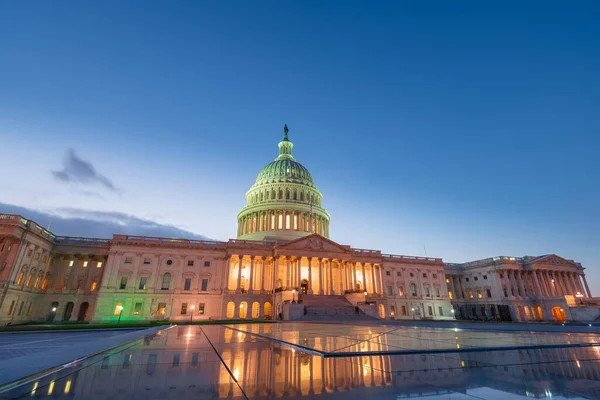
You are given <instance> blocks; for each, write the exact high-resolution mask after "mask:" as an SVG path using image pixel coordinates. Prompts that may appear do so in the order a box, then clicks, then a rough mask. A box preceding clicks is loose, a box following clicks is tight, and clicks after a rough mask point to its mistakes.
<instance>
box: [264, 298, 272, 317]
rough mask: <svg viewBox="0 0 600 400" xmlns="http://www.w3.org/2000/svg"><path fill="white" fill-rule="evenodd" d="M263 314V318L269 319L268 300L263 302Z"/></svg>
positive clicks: (269, 306) (269, 307)
mask: <svg viewBox="0 0 600 400" xmlns="http://www.w3.org/2000/svg"><path fill="white" fill-rule="evenodd" d="M263 314H264V317H265V319H271V303H269V302H268V301H267V302H266V303H265V306H264V310H263Z"/></svg>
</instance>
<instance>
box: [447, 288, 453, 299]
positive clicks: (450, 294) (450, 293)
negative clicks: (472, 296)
mask: <svg viewBox="0 0 600 400" xmlns="http://www.w3.org/2000/svg"><path fill="white" fill-rule="evenodd" d="M448 297H450V300H453V299H454V296H453V295H452V291H450V290H448Z"/></svg>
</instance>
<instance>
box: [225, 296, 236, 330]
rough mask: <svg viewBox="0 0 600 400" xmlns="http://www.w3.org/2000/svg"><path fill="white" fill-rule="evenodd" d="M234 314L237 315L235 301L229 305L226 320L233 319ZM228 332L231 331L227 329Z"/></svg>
mask: <svg viewBox="0 0 600 400" xmlns="http://www.w3.org/2000/svg"><path fill="white" fill-rule="evenodd" d="M234 313H235V303H234V302H233V301H230V302H229V303H227V314H226V315H225V318H227V319H233V314H234ZM227 330H229V329H227Z"/></svg>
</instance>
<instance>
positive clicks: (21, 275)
mask: <svg viewBox="0 0 600 400" xmlns="http://www.w3.org/2000/svg"><path fill="white" fill-rule="evenodd" d="M23 275H25V272H23V271H21V273H20V274H19V279H17V285H20V284H21V283H23Z"/></svg>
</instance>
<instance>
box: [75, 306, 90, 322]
mask: <svg viewBox="0 0 600 400" xmlns="http://www.w3.org/2000/svg"><path fill="white" fill-rule="evenodd" d="M89 306H90V304H89V303H88V302H87V301H86V302H83V303H81V305H80V306H79V313H78V314H77V321H79V322H83V321H85V317H86V316H87V310H88V308H89Z"/></svg>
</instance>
